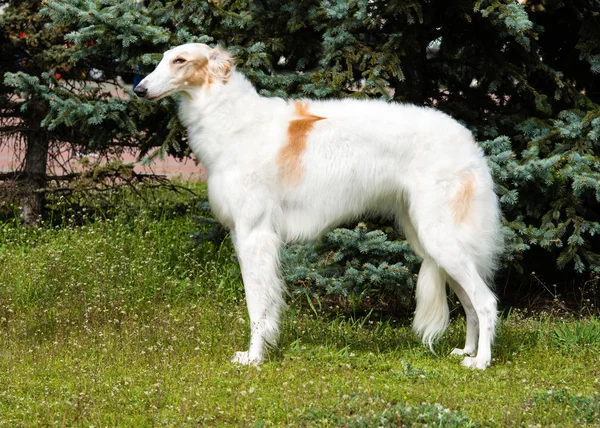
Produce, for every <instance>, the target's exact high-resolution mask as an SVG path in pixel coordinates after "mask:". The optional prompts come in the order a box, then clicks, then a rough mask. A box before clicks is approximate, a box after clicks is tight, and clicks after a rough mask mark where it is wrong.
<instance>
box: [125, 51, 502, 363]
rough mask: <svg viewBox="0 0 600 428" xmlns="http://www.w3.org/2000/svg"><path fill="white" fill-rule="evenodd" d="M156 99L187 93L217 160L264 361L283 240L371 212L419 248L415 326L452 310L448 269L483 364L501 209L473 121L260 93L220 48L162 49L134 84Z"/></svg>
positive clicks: (191, 117) (188, 115) (278, 296)
mask: <svg viewBox="0 0 600 428" xmlns="http://www.w3.org/2000/svg"><path fill="white" fill-rule="evenodd" d="M135 92H136V93H137V94H138V95H139V96H141V97H144V98H146V99H148V100H158V99H160V98H162V97H165V96H167V95H169V94H173V93H175V92H178V93H180V94H181V95H182V97H181V107H180V112H179V115H180V118H181V120H182V122H183V123H184V124H185V126H187V128H188V133H189V142H190V146H191V148H192V150H193V151H194V153H195V155H196V156H197V157H198V158H199V159H200V160H201V161H202V163H203V164H204V165H205V166H206V169H207V171H208V194H209V199H210V205H211V207H212V210H213V212H214V214H215V216H216V217H217V218H218V219H219V220H220V221H221V222H222V223H223V224H224V225H225V226H226V227H228V228H229V229H230V230H231V236H232V238H233V243H234V245H235V249H236V252H237V256H238V258H239V262H240V266H241V270H242V277H243V281H244V288H245V291H246V300H247V305H248V312H249V315H250V325H251V337H250V349H249V350H248V351H247V352H237V353H236V354H235V356H234V358H233V361H234V362H238V363H242V364H258V363H260V362H261V361H262V360H263V358H264V351H265V346H267V345H268V344H274V343H275V342H276V340H277V338H278V333H279V325H280V322H281V315H282V311H283V310H284V308H285V302H284V290H285V286H284V283H283V281H282V279H281V276H280V272H279V251H280V247H281V245H282V243H283V242H291V241H300V240H311V239H315V238H317V237H319V236H320V235H322V234H323V233H325V232H326V231H328V230H330V229H331V228H333V227H334V226H336V225H339V224H340V223H345V222H348V221H352V220H355V219H357V218H359V217H360V216H363V215H365V214H372V213H380V214H383V215H389V216H392V217H393V218H395V219H396V222H397V224H398V227H399V228H401V230H402V231H403V232H404V234H405V235H406V238H407V239H408V241H409V242H410V244H411V245H412V248H413V249H414V251H415V252H416V253H417V254H418V255H419V256H420V257H422V258H423V264H422V266H421V270H420V272H419V278H418V281H417V291H416V299H417V308H416V311H415V318H414V323H413V326H414V330H415V331H416V332H417V333H419V334H420V335H421V336H422V338H423V342H424V343H426V344H429V346H430V347H431V344H432V341H433V340H434V339H435V338H437V337H438V336H440V335H441V334H442V333H443V332H444V331H445V329H446V327H447V325H448V321H449V311H448V303H447V298H446V282H448V283H449V284H450V287H451V288H452V289H453V290H454V291H455V292H456V294H457V296H458V298H459V299H460V301H461V303H462V305H463V306H464V309H465V313H466V320H467V334H466V343H465V347H464V348H462V349H455V350H454V351H453V354H458V355H474V354H475V352H476V351H478V352H477V355H476V356H474V357H471V356H467V357H465V358H464V360H463V364H464V365H465V366H467V367H474V368H478V369H484V368H486V367H487V366H488V365H489V363H490V360H491V343H492V340H493V337H494V331H495V324H496V318H497V311H496V297H495V295H494V294H493V293H492V291H490V289H489V288H488V286H487V285H486V281H489V280H490V279H491V277H492V274H493V271H494V268H495V260H496V258H497V257H496V256H497V255H498V253H499V250H500V248H501V231H500V211H499V208H498V200H497V198H496V195H495V193H494V190H493V188H494V185H493V182H492V178H491V176H490V172H489V169H488V166H487V164H486V160H485V159H484V157H483V154H482V151H481V149H480V148H479V147H478V146H477V144H476V143H475V141H474V139H473V136H472V135H471V133H470V132H469V131H468V130H467V129H466V128H465V127H463V126H462V125H460V124H459V123H458V122H456V121H455V120H453V119H452V118H450V117H449V116H447V115H445V114H443V113H441V112H438V111H436V110H433V109H429V108H423V107H417V106H412V105H401V104H395V103H386V102H382V101H356V100H350V99H346V100H339V101H309V100H302V101H296V100H283V99H280V98H265V97H262V96H260V95H258V93H257V92H256V90H255V89H254V87H253V86H252V85H251V84H250V83H249V82H248V80H247V79H246V78H245V77H244V76H243V75H242V74H240V73H239V72H237V71H236V70H235V67H234V64H233V60H232V57H231V56H230V55H229V54H228V53H227V52H226V51H225V50H223V49H221V48H215V49H212V48H210V47H209V46H206V45H203V44H186V45H182V46H178V47H176V48H174V49H171V50H169V51H167V52H166V53H165V54H164V56H163V59H162V61H161V62H160V63H159V64H158V66H157V67H156V69H155V70H154V71H153V72H152V73H151V74H150V75H148V76H147V77H146V78H145V79H144V80H142V82H141V83H140V84H139V85H138V86H137V87H136V88H135Z"/></svg>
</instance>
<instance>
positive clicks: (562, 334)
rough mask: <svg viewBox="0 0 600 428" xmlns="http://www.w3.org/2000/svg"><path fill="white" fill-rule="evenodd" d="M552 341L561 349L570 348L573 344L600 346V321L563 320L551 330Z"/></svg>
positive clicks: (592, 319)
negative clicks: (568, 321)
mask: <svg viewBox="0 0 600 428" xmlns="http://www.w3.org/2000/svg"><path fill="white" fill-rule="evenodd" d="M552 342H553V343H554V345H555V346H557V347H558V348H560V349H563V350H566V351H568V350H570V349H571V348H573V347H575V346H589V347H599V346H600V321H598V320H597V319H594V318H591V319H589V320H582V321H575V322H570V323H566V322H563V323H561V324H559V325H557V326H556V327H555V328H554V331H553V332H552Z"/></svg>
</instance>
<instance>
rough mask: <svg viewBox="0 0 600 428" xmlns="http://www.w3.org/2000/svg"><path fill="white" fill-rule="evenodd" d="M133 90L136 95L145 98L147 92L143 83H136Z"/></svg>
mask: <svg viewBox="0 0 600 428" xmlns="http://www.w3.org/2000/svg"><path fill="white" fill-rule="evenodd" d="M133 92H135V93H136V94H137V96H138V97H142V98H145V97H146V95H147V94H148V89H147V88H146V87H145V86H143V85H137V86H136V87H135V88H133Z"/></svg>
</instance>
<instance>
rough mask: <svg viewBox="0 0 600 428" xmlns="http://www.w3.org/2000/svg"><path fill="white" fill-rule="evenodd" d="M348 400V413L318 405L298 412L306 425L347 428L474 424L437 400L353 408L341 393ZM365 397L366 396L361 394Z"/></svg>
mask: <svg viewBox="0 0 600 428" xmlns="http://www.w3.org/2000/svg"><path fill="white" fill-rule="evenodd" d="M344 398H345V400H346V401H348V402H349V403H348V404H347V413H346V414H342V415H340V414H339V413H327V412H324V411H322V410H318V409H309V410H308V411H307V412H306V413H305V414H304V415H302V416H301V418H302V421H303V422H304V423H305V424H307V425H309V426H315V425H316V426H343V427H348V428H368V427H374V426H376V427H431V426H439V427H449V428H452V427H457V428H458V427H461V428H462V427H473V426H475V424H474V423H473V422H472V421H470V420H469V418H468V417H467V416H466V415H464V414H463V413H462V412H453V411H451V410H449V409H446V408H444V407H443V406H441V405H440V404H424V405H419V406H406V405H403V404H397V405H389V404H388V405H387V406H386V407H387V408H385V409H384V410H379V409H377V410H375V409H373V408H372V407H373V403H372V402H371V403H369V404H368V405H366V406H364V408H359V409H358V410H357V409H354V408H353V407H355V406H357V403H356V401H358V400H356V399H352V398H350V397H342V399H344ZM360 400H361V401H366V400H367V397H360Z"/></svg>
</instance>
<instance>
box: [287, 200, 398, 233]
mask: <svg viewBox="0 0 600 428" xmlns="http://www.w3.org/2000/svg"><path fill="white" fill-rule="evenodd" d="M398 208H399V207H398V197H397V195H396V194H389V193H381V192H379V193H377V192H371V193H368V192H361V191H358V189H353V191H346V192H344V191H342V190H341V189H336V188H331V189H330V190H329V191H325V190H322V191H321V192H314V193H312V194H311V195H310V196H308V195H307V196H301V195H298V197H293V196H291V195H290V196H288V197H287V198H284V199H283V200H282V202H281V211H280V212H281V217H280V219H279V220H280V221H279V222H278V224H279V231H280V235H281V238H282V239H283V240H284V241H285V242H297V241H299V242H302V241H311V240H315V239H318V238H319V237H320V236H322V235H323V234H324V233H327V232H328V231H329V230H331V229H332V228H334V227H337V226H339V225H341V224H344V223H349V222H352V221H355V220H357V219H360V218H361V217H365V216H367V215H372V214H378V215H382V216H390V217H392V216H394V213H395V212H397V210H398Z"/></svg>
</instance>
